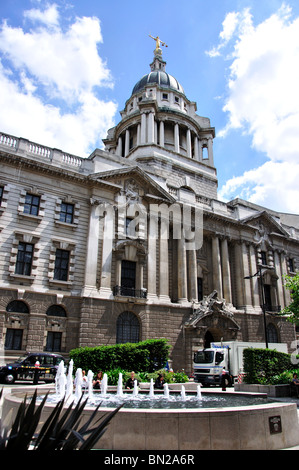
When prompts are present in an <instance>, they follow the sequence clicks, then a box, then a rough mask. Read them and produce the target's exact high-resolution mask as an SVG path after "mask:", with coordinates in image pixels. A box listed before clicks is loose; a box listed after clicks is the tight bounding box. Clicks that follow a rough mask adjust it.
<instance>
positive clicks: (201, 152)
mask: <svg viewBox="0 0 299 470" xmlns="http://www.w3.org/2000/svg"><path fill="white" fill-rule="evenodd" d="M198 160H199V161H200V162H202V160H203V151H202V141H201V140H200V141H199V142H198Z"/></svg>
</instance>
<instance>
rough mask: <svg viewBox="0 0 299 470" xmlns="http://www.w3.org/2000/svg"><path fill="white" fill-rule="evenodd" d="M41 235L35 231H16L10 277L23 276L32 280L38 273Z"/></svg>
mask: <svg viewBox="0 0 299 470" xmlns="http://www.w3.org/2000/svg"><path fill="white" fill-rule="evenodd" d="M38 254H39V235H38V234H35V233H34V232H31V233H29V232H26V231H24V232H19V231H15V238H14V240H13V244H12V249H11V256H10V260H9V268H8V270H9V275H10V277H20V276H21V277H22V278H23V279H24V280H25V279H26V280H27V281H32V280H33V279H34V277H35V276H36V274H37V269H38Z"/></svg>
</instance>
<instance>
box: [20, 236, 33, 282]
mask: <svg viewBox="0 0 299 470" xmlns="http://www.w3.org/2000/svg"><path fill="white" fill-rule="evenodd" d="M33 249H34V245H32V244H31V243H24V242H20V243H19V247H18V254H17V262H16V269H15V274H21V275H23V276H30V274H31V267H32V260H33Z"/></svg>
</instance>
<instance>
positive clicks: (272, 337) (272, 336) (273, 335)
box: [267, 323, 278, 343]
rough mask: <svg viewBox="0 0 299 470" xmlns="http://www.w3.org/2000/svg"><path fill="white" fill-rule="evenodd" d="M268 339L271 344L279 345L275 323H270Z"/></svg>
mask: <svg viewBox="0 0 299 470" xmlns="http://www.w3.org/2000/svg"><path fill="white" fill-rule="evenodd" d="M267 337H268V341H269V343H278V335H277V329H276V327H275V326H274V325H273V323H269V325H267Z"/></svg>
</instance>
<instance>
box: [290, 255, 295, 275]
mask: <svg viewBox="0 0 299 470" xmlns="http://www.w3.org/2000/svg"><path fill="white" fill-rule="evenodd" d="M289 271H290V272H291V273H294V272H295V263H294V260H293V259H292V258H289Z"/></svg>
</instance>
